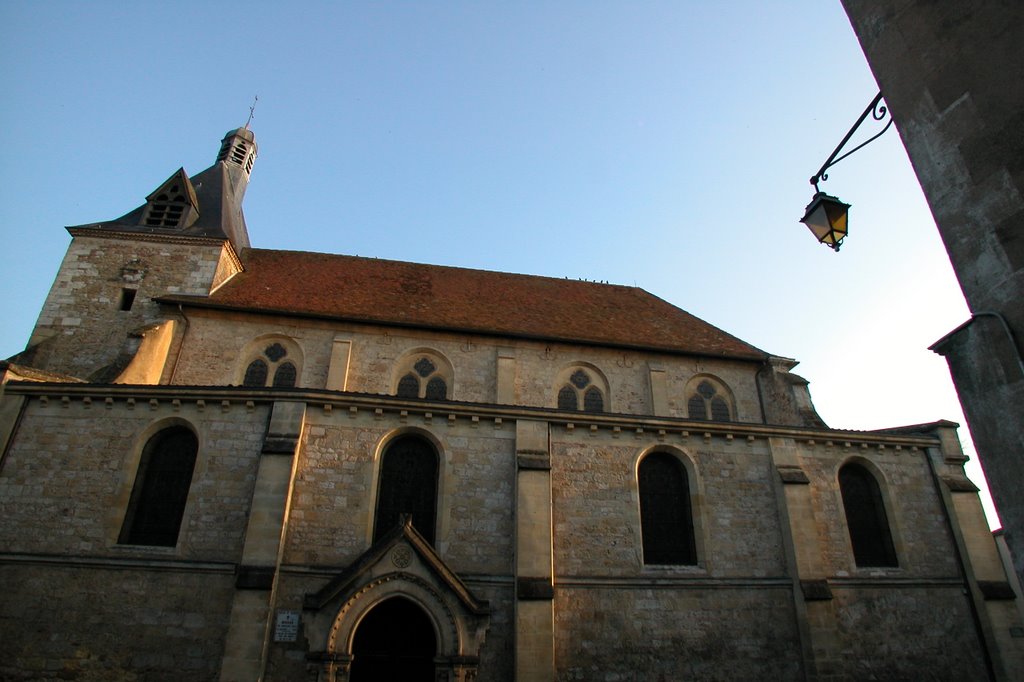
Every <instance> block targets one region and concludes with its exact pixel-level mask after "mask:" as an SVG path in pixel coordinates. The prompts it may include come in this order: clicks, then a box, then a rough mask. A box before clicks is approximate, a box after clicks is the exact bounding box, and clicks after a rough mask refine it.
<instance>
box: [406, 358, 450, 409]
mask: <svg viewBox="0 0 1024 682" xmlns="http://www.w3.org/2000/svg"><path fill="white" fill-rule="evenodd" d="M450 381H451V370H450V368H449V366H448V364H447V363H446V362H444V361H442V360H441V358H439V357H437V356H433V355H432V354H429V353H415V354H413V355H412V356H409V357H408V358H406V359H405V362H403V363H401V364H400V367H399V379H398V384H397V386H396V388H395V395H397V396H398V397H399V398H426V399H427V400H448V398H449V396H448V391H449V383H450Z"/></svg>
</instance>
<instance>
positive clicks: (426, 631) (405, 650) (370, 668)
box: [349, 597, 437, 682]
mask: <svg viewBox="0 0 1024 682" xmlns="http://www.w3.org/2000/svg"><path fill="white" fill-rule="evenodd" d="M436 654H437V638H436V636H435V635H434V626H433V625H432V624H431V622H430V617H429V616H427V614H426V613H425V612H424V611H423V609H421V608H420V607H419V606H417V605H416V604H415V603H413V602H412V601H410V600H408V599H405V598H403V597H392V598H390V599H386V600H384V601H383V602H381V603H380V604H377V606H374V607H373V608H372V609H370V612H369V613H368V614H366V617H364V618H363V620H362V622H361V623H359V626H358V627H357V628H356V634H355V637H354V638H353V640H352V668H351V673H350V677H349V679H350V680H351V682H374V681H378V680H402V681H403V682H419V681H420V680H422V681H423V682H433V680H434V656H435V655H436Z"/></svg>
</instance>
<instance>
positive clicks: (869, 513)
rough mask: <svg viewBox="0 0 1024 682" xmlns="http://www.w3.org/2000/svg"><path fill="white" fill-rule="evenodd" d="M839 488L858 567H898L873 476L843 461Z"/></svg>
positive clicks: (880, 497) (882, 505) (883, 507)
mask: <svg viewBox="0 0 1024 682" xmlns="http://www.w3.org/2000/svg"><path fill="white" fill-rule="evenodd" d="M839 490H840V492H841V493H842V496H843V509H844V511H845V512H846V527H847V529H848V530H849V532H850V544H851V545H852V546H853V558H854V561H855V562H856V563H857V566H859V567H896V566H898V565H899V564H898V563H897V561H896V549H895V547H894V546H893V542H892V531H891V530H890V528H889V518H888V516H887V515H886V513H885V504H884V502H883V500H882V490H881V488H879V486H878V481H877V480H876V479H875V477H874V476H873V475H872V474H871V472H870V471H868V470H867V469H866V468H864V467H863V466H861V465H859V464H857V463H854V462H851V463H849V464H845V465H843V467H842V468H841V469H840V470H839Z"/></svg>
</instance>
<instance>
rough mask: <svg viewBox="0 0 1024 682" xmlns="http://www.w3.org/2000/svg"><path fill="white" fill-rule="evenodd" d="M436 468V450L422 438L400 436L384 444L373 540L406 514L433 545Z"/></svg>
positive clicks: (435, 513)
mask: <svg viewBox="0 0 1024 682" xmlns="http://www.w3.org/2000/svg"><path fill="white" fill-rule="evenodd" d="M437 470H438V457H437V451H436V450H435V449H434V446H433V445H431V444H430V443H429V442H427V441H426V440H425V439H423V438H421V437H419V436H402V437H400V438H396V439H395V440H393V441H391V443H390V444H388V446H387V448H386V449H385V450H384V455H383V457H382V458H381V463H380V476H379V478H380V483H379V484H378V488H377V513H376V516H375V522H374V530H373V539H374V541H376V540H378V539H379V538H380V537H381V536H382V535H384V534H386V533H387V532H388V531H390V530H391V529H392V528H394V527H395V526H396V525H397V524H398V523H399V520H400V519H401V518H402V515H403V514H409V515H411V516H412V525H413V527H414V528H415V529H416V530H417V531H418V532H419V534H420V535H422V536H423V537H424V538H426V540H427V542H429V543H430V544H434V525H435V522H436V515H437Z"/></svg>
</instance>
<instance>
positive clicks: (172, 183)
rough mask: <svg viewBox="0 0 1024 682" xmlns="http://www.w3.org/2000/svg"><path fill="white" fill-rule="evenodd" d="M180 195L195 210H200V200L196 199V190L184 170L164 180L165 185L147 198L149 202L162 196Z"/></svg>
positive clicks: (179, 170) (180, 169) (177, 171)
mask: <svg viewBox="0 0 1024 682" xmlns="http://www.w3.org/2000/svg"><path fill="white" fill-rule="evenodd" d="M176 194H180V195H181V196H182V197H183V198H184V199H185V201H186V202H187V203H188V205H189V206H191V207H192V208H194V209H197V210H198V208H199V200H198V199H196V190H195V188H194V187H193V186H192V181H191V180H189V179H188V174H187V173H186V172H185V169H184V168H179V169H178V170H176V171H175V172H174V173H173V174H172V175H171V177H169V178H167V179H166V180H164V184H162V185H160V186H159V187H157V188H156V189H155V190H153V191H152V192H150V193H149V196H148V197H146V201H147V202H153V201H157V200H159V199H160V198H161V197H162V196H173V195H176Z"/></svg>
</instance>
